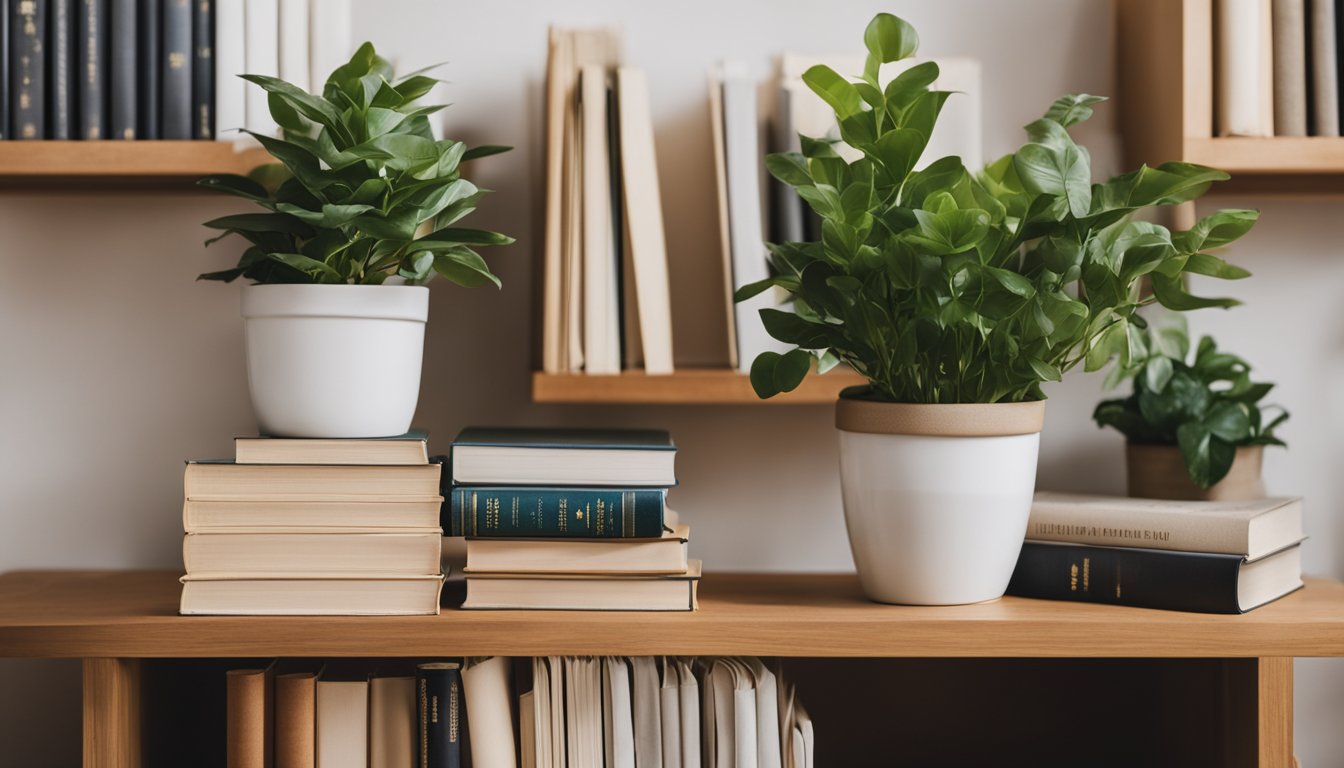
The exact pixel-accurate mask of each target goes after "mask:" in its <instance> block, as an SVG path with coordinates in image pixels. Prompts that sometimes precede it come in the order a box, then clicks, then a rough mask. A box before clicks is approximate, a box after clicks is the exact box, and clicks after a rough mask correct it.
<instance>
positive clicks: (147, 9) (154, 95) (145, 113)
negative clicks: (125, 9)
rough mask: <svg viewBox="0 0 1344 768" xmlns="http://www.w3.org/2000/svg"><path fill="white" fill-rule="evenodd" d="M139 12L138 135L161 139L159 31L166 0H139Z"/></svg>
mask: <svg viewBox="0 0 1344 768" xmlns="http://www.w3.org/2000/svg"><path fill="white" fill-rule="evenodd" d="M137 6H138V7H137V9H136V15H137V17H138V23H139V27H138V28H137V30H138V31H137V33H136V43H137V45H136V49H135V62H136V63H135V71H136V77H137V80H136V90H137V92H136V112H135V126H136V128H135V129H136V135H137V136H138V137H139V138H141V139H159V138H162V136H160V135H159V65H160V62H159V60H160V59H161V58H162V57H161V56H160V55H159V51H160V49H159V46H160V45H161V44H162V39H163V37H162V35H161V34H160V32H159V27H160V24H161V23H162V17H163V0H139V2H138V4H137Z"/></svg>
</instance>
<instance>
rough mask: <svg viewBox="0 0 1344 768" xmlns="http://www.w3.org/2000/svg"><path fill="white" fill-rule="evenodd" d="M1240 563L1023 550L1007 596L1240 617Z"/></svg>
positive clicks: (1070, 549) (1137, 553) (1037, 547)
mask: <svg viewBox="0 0 1344 768" xmlns="http://www.w3.org/2000/svg"><path fill="white" fill-rule="evenodd" d="M1243 560H1244V558H1242V557H1240V556H1238V555H1221V554H1206V553H1202V552H1164V551H1158V550H1151V549H1121V548H1114V547H1086V546H1081V545H1073V544H1042V543H1038V542H1033V541H1028V542H1026V543H1025V544H1023V545H1022V554H1021V555H1020V556H1019V557H1018V559H1017V568H1016V569H1015V570H1014V571H1013V577H1012V580H1011V581H1010V582H1009V583H1008V592H1007V594H1010V595H1016V596H1017V597H1033V598H1038V599H1042V600H1070V601H1074V602H1085V603H1109V604H1111V605H1128V606H1133V607H1136V608H1160V609H1164V610H1169V611H1192V612H1195V613H1241V608H1240V604H1239V603H1238V600H1237V579H1238V577H1239V576H1240V575H1241V564H1242V561H1243Z"/></svg>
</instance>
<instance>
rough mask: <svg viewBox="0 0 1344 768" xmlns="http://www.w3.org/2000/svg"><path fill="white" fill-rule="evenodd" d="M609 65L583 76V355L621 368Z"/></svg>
mask: <svg viewBox="0 0 1344 768" xmlns="http://www.w3.org/2000/svg"><path fill="white" fill-rule="evenodd" d="M609 90H610V86H609V82H608V73H607V68H606V67H603V66H601V65H598V64H592V65H589V66H585V67H584V68H583V69H582V70H581V72H580V75H579V105H580V111H581V117H580V126H581V129H580V135H581V136H582V142H581V143H582V146H581V152H582V153H583V196H582V202H583V359H584V371H585V372H586V373H595V374H615V373H620V372H621V344H620V315H619V312H618V308H619V301H620V300H619V293H620V286H619V285H618V281H617V271H618V266H617V260H616V259H617V248H616V243H615V242H614V241H613V228H612V216H613V212H612V205H611V204H612V194H611V193H612V186H611V182H612V179H611V173H612V168H611V162H610V160H611V156H612V153H611V145H610V143H609V140H610V131H611V126H610V122H609V120H610V115H609V112H608V106H609V98H608V93H609Z"/></svg>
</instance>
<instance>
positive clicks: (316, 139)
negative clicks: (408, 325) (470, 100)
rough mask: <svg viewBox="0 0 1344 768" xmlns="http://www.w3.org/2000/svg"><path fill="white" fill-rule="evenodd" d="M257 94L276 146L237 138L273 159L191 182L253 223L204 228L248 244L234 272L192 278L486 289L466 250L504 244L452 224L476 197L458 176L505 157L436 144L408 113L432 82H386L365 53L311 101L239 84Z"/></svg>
mask: <svg viewBox="0 0 1344 768" xmlns="http://www.w3.org/2000/svg"><path fill="white" fill-rule="evenodd" d="M243 78H244V79H246V80H248V81H249V82H251V83H253V84H255V85H257V86H259V87H261V88H264V89H265V90H266V91H267V93H268V98H269V104H270V111H271V116H272V117H274V118H275V121H276V123H278V124H279V125H280V127H281V129H282V138H276V137H273V136H267V135H264V134H260V133H255V132H253V131H246V132H247V133H250V134H251V135H252V136H254V137H255V138H256V139H257V141H259V142H261V145H262V146H263V147H265V148H266V150H267V151H269V152H270V153H271V155H273V156H274V157H275V159H276V160H278V161H279V162H278V163H275V164H270V165H264V166H261V167H259V168H257V169H255V170H254V171H252V173H251V174H250V175H248V176H240V175H236V174H225V175H217V176H210V177H207V178H204V179H201V181H200V182H199V183H200V184H201V185H202V186H204V187H208V188H210V189H215V190H218V191H220V192H225V193H228V194H231V195H236V196H238V197H242V198H245V199H247V200H251V201H252V202H254V203H256V204H257V205H259V206H260V207H262V208H264V209H265V212H261V213H241V214H236V215H232V216H224V217H222V218H218V219H214V220H212V221H208V222H206V223H205V226H207V227H210V228H212V229H217V230H222V234H220V235H219V236H218V237H215V238H213V239H211V240H209V241H207V243H206V244H207V245H209V244H210V243H214V242H216V241H218V240H221V239H224V238H226V237H229V236H230V235H237V236H239V237H242V238H243V239H245V240H247V242H248V243H249V247H248V248H247V250H245V251H243V254H242V256H241V258H240V259H239V261H238V265H237V266H235V267H233V268H232V269H226V270H223V271H220V272H209V273H206V274H203V275H201V276H200V279H204V280H223V281H226V282H227V281H231V280H234V279H235V278H238V277H246V278H249V279H252V280H255V281H256V282H258V283H353V284H375V285H376V284H380V283H382V282H384V281H385V280H387V279H388V278H390V277H393V276H397V277H400V278H403V279H404V280H405V281H406V282H408V283H411V284H421V283H424V282H427V281H428V280H430V279H431V278H432V277H433V276H434V275H435V274H438V275H441V276H443V277H445V278H447V279H449V280H451V281H452V282H455V283H458V284H460V285H465V286H479V285H486V284H493V285H495V286H496V287H498V286H499V284H500V283H499V278H498V277H496V276H495V275H494V273H492V272H491V271H490V268H489V266H487V265H486V263H485V260H484V259H482V258H481V255H480V254H479V253H477V251H476V248H478V247H480V246H488V245H505V244H508V243H511V242H513V239H512V238H510V237H507V236H505V235H501V234H498V233H496V232H487V231H484V230H479V229H465V228H462V227H459V226H457V224H458V222H460V221H461V220H462V218H463V217H465V216H466V215H467V214H469V213H471V212H472V211H473V210H475V209H476V204H477V202H478V201H479V200H480V199H481V196H482V195H483V194H484V192H485V190H481V189H478V188H477V187H476V186H475V185H474V184H472V183H471V182H470V181H467V180H466V179H464V178H462V174H461V170H460V165H461V163H463V162H465V161H467V160H471V159H473V158H478V157H484V156H486V155H491V154H496V153H498V152H503V151H506V150H507V149H508V147H494V146H482V147H476V148H474V149H467V147H466V145H464V144H463V143H462V142H460V141H452V140H448V139H445V140H435V139H434V136H433V133H432V132H431V130H430V124H429V115H431V114H433V113H435V112H437V111H439V110H440V109H443V106H442V105H434V106H418V105H417V104H416V101H417V100H418V99H419V98H421V97H422V96H424V95H425V94H426V93H428V92H429V90H430V89H431V88H433V87H434V84H435V83H437V82H438V80H437V79H435V78H432V77H429V76H428V75H425V74H424V73H423V71H422V72H416V73H413V74H410V75H407V76H405V77H401V78H397V77H396V76H395V75H394V74H393V72H392V67H391V65H389V64H388V63H387V62H386V61H385V60H383V59H382V58H380V57H379V56H378V55H377V53H376V52H375V51H374V49H373V46H372V45H371V44H369V43H365V44H364V45H362V46H360V48H359V50H358V51H356V52H355V54H354V56H353V57H352V58H351V59H350V61H349V62H348V63H346V64H343V65H342V66H340V67H339V68H338V69H337V70H336V71H335V72H332V73H331V76H330V77H329V78H328V79H327V82H326V84H325V85H324V86H323V89H322V94H321V95H320V96H319V95H314V94H310V93H308V92H306V91H304V90H303V89H301V88H298V87H296V86H294V85H292V84H290V83H287V82H285V81H283V80H280V79H277V78H274V77H265V76H262V75H243Z"/></svg>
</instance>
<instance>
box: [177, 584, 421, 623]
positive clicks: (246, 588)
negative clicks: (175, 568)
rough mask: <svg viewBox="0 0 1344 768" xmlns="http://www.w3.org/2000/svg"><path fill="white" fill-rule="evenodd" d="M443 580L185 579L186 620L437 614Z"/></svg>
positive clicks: (183, 597)
mask: <svg viewBox="0 0 1344 768" xmlns="http://www.w3.org/2000/svg"><path fill="white" fill-rule="evenodd" d="M442 588H443V577H442V576H358V577H351V576H343V575H330V576H302V577H297V576H263V575H258V576H256V577H244V576H221V577H200V576H183V577H182V603H181V607H180V612H181V613H182V614H183V615H217V616H419V615H437V614H438V612H439V591H440V590H441V589H442Z"/></svg>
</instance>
